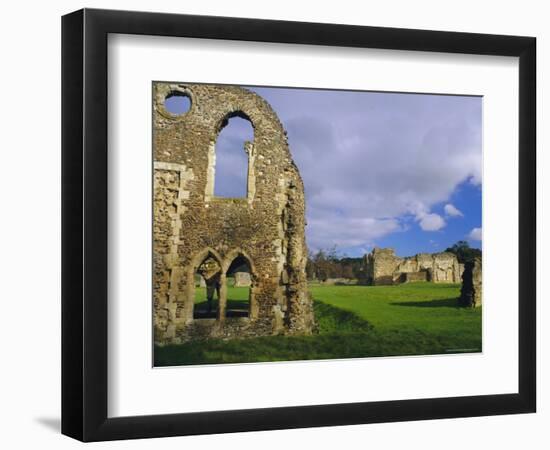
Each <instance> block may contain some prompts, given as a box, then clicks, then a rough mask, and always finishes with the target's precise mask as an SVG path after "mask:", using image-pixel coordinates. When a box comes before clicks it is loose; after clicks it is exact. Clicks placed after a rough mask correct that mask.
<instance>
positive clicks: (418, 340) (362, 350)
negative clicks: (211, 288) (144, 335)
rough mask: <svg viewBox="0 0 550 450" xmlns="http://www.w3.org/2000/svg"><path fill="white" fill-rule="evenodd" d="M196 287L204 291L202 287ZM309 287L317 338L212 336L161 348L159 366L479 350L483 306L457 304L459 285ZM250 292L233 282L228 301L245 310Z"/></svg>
mask: <svg viewBox="0 0 550 450" xmlns="http://www.w3.org/2000/svg"><path fill="white" fill-rule="evenodd" d="M197 291H198V292H199V295H201V294H200V291H203V290H199V289H197ZM310 291H311V293H312V294H313V298H314V299H315V304H314V308H315V318H316V320H317V324H318V333H317V334H315V335H313V336H266V337H259V338H252V339H233V340H228V341H223V340H221V339H212V340H209V341H201V342H189V343H186V344H182V345H170V346H165V347H157V348H155V365H157V366H169V365H182V364H217V363H242V362H261V361H288V360H305V359H333V358H360V357H375V356H401V355H429V354H441V353H461V352H478V351H481V308H477V309H475V310H474V309H464V308H458V307H457V306H456V298H457V297H458V295H459V292H460V285H458V284H431V283H413V284H404V285H399V286H321V285H311V286H310ZM247 295H248V289H247V288H235V287H230V288H229V289H228V303H229V305H228V306H229V307H230V308H231V307H233V308H236V309H238V308H239V307H242V306H243V301H244V300H246V298H247ZM200 302H202V299H201V298H200V297H197V303H200ZM201 306H203V305H201Z"/></svg>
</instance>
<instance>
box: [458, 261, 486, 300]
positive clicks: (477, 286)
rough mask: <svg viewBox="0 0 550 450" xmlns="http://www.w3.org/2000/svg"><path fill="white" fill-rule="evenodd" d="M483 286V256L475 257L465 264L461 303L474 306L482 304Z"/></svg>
mask: <svg viewBox="0 0 550 450" xmlns="http://www.w3.org/2000/svg"><path fill="white" fill-rule="evenodd" d="M481 288H482V276H481V258H475V259H474V260H473V261H470V262H467V263H466V264H465V265H464V273H463V274H462V288H461V289H460V298H459V304H460V305H461V306H466V307H472V308H476V307H478V306H481Z"/></svg>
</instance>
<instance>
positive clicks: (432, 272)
mask: <svg viewBox="0 0 550 450" xmlns="http://www.w3.org/2000/svg"><path fill="white" fill-rule="evenodd" d="M463 270H464V267H463V265H462V264H459V262H458V259H457V257H456V255H454V254H453V253H448V252H444V253H433V254H430V253H419V254H417V255H414V256H411V257H407V258H401V257H399V256H396V255H395V250H394V249H392V248H375V249H373V251H372V252H371V253H369V254H367V255H365V257H364V270H363V273H364V275H363V279H362V280H360V281H361V283H362V284H368V285H374V286H380V285H392V284H400V283H409V282H418V281H428V282H433V283H460V282H461V276H462V271H463Z"/></svg>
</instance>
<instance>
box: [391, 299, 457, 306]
mask: <svg viewBox="0 0 550 450" xmlns="http://www.w3.org/2000/svg"><path fill="white" fill-rule="evenodd" d="M390 305H395V306H409V307H414V308H440V307H446V308H449V307H451V308H460V306H459V305H458V299H457V298H442V299H440V300H425V301H421V302H393V303H390Z"/></svg>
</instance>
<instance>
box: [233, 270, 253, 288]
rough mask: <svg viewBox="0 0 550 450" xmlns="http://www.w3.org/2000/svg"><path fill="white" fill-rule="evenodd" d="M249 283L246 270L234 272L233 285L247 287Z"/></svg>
mask: <svg viewBox="0 0 550 450" xmlns="http://www.w3.org/2000/svg"><path fill="white" fill-rule="evenodd" d="M251 284H252V281H251V279H250V274H249V273H248V272H235V287H249V286H250V285H251Z"/></svg>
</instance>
